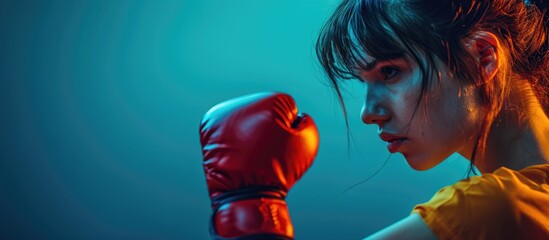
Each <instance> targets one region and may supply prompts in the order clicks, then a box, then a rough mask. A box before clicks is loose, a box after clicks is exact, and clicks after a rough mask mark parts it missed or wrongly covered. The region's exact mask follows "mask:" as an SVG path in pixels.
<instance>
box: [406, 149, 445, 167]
mask: <svg viewBox="0 0 549 240" xmlns="http://www.w3.org/2000/svg"><path fill="white" fill-rule="evenodd" d="M402 155H403V156H404V159H406V163H407V164H408V166H410V167H411V168H412V169H414V170H416V171H425V170H429V169H431V168H434V167H435V166H436V165H438V164H439V163H441V162H442V160H437V159H425V158H420V157H418V156H412V155H409V154H405V153H402Z"/></svg>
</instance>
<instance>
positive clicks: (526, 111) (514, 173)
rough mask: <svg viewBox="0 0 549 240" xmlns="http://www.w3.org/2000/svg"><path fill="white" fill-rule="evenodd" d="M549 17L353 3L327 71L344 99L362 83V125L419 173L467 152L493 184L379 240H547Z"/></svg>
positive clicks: (514, 6)
mask: <svg viewBox="0 0 549 240" xmlns="http://www.w3.org/2000/svg"><path fill="white" fill-rule="evenodd" d="M539 5H540V6H541V3H540V4H539ZM542 11H546V10H545V9H544V10H541V9H540V7H538V6H536V5H534V4H532V3H529V2H526V3H525V2H522V1H517V0H491V1H489V0H484V1H475V0H461V1H459V0H458V1H429V0H391V1H383V0H364V1H356V0H346V1H343V3H342V4H341V5H340V6H339V7H338V8H337V10H336V11H335V13H334V14H333V15H332V17H331V18H330V19H329V20H328V22H327V23H326V25H325V27H324V29H323V31H322V33H321V35H320V37H319V41H318V45H317V53H318V56H319V59H320V62H321V63H322V65H323V67H324V69H325V70H326V72H327V74H328V76H329V79H330V80H331V83H332V84H333V86H334V87H335V89H336V90H337V93H338V95H339V97H340V100H341V99H342V98H341V94H340V93H339V87H338V86H339V85H338V80H340V79H356V80H358V81H361V82H362V83H363V84H364V87H365V100H364V106H363V108H362V112H361V116H362V120H363V121H364V122H365V123H366V124H377V125H378V126H379V129H380V137H381V138H382V139H383V140H384V141H387V143H388V149H389V151H391V152H400V153H402V154H403V156H404V157H405V159H406V161H407V163H408V164H409V165H410V167H412V168H414V169H416V170H425V169H430V168H432V167H434V166H435V165H437V164H439V163H440V162H441V161H443V160H444V159H446V158H447V157H448V156H450V155H451V154H452V153H454V152H458V153H459V154H461V155H462V156H464V157H465V158H467V159H469V160H470V161H471V166H472V165H473V164H474V166H476V167H477V169H478V170H480V172H482V174H483V175H482V176H477V177H472V178H469V179H467V180H464V181H460V182H458V183H456V184H455V185H452V186H448V187H446V188H444V189H442V190H440V191H439V192H438V193H437V194H436V195H435V196H434V197H433V198H432V199H431V200H430V201H429V202H427V203H424V204H420V205H417V206H416V207H415V208H414V209H413V213H412V214H411V215H410V216H409V217H408V218H405V219H404V220H402V221H400V222H398V223H396V224H394V225H393V226H391V227H389V228H387V229H385V230H383V231H381V232H379V233H378V234H376V235H375V236H374V237H379V238H386V237H387V238H392V237H395V238H401V237H402V236H406V238H407V239H408V238H415V237H417V238H420V239H426V238H435V237H438V238H440V239H549V185H548V184H549V164H548V163H549V119H548V116H547V114H548V113H549V101H548V98H549V96H548V93H549V91H548V90H549V78H548V76H549V74H548V71H547V68H548V67H549V61H548V57H547V55H548V54H547V52H548V36H547V34H548V31H547V19H546V18H545V19H544V16H543V15H544V14H543V12H542ZM342 103H343V102H342ZM344 109H345V108H344Z"/></svg>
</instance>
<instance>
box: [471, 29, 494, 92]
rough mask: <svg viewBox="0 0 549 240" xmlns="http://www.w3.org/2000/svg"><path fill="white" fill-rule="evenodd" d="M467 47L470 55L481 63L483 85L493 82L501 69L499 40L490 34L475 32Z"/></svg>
mask: <svg viewBox="0 0 549 240" xmlns="http://www.w3.org/2000/svg"><path fill="white" fill-rule="evenodd" d="M467 41H468V42H466V43H465V46H466V48H467V51H468V52H469V54H471V55H472V56H473V57H474V58H475V60H477V62H478V63H479V67H480V68H481V71H482V77H483V78H484V80H483V81H482V82H483V83H485V82H489V81H491V80H492V79H493V78H494V76H495V75H496V73H497V71H498V68H499V60H500V59H499V57H500V56H499V54H498V51H499V49H500V43H499V41H498V38H497V37H496V36H495V35H494V34H493V33H490V32H485V31H478V32H474V33H473V34H472V35H471V36H470V37H469V38H467Z"/></svg>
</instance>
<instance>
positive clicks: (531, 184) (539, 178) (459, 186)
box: [412, 164, 549, 238]
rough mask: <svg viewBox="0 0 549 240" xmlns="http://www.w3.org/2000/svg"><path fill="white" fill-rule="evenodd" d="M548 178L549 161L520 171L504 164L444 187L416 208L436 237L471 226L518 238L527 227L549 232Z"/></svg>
mask: <svg viewBox="0 0 549 240" xmlns="http://www.w3.org/2000/svg"><path fill="white" fill-rule="evenodd" d="M548 177H549V164H543V165H535V166H531V167H527V168H525V169H522V170H519V171H516V170H512V169H509V168H505V167H502V168H499V169H497V170H496V171H494V172H493V173H488V174H483V175H482V176H474V177H470V178H467V179H463V180H461V181H458V182H456V183H455V184H452V185H450V186H447V187H444V188H442V189H440V190H439V191H438V192H437V193H436V194H435V195H434V196H433V197H432V198H431V200H429V201H428V202H426V203H423V204H418V205H416V206H415V207H414V210H413V211H412V212H413V213H418V214H419V215H420V216H421V217H422V218H423V220H424V221H425V222H426V223H427V225H428V226H429V227H430V228H431V229H433V231H434V232H438V234H437V235H438V236H448V235H449V234H455V235H456V236H462V237H465V236H468V235H467V234H468V233H469V232H470V231H473V232H476V233H486V234H496V235H499V234H503V232H505V234H510V235H513V234H519V235H517V237H518V236H524V234H525V233H521V232H523V230H526V229H528V230H529V231H530V232H531V234H535V236H549V225H548V223H549V215H548V214H547V213H548V212H549V184H548V182H549V179H548ZM502 228H504V229H506V231H503V232H501V229H502ZM498 231H499V232H498ZM540 234H541V235H540ZM492 236H494V235H492ZM470 237H473V236H470ZM477 237H478V235H477ZM496 238H497V237H496Z"/></svg>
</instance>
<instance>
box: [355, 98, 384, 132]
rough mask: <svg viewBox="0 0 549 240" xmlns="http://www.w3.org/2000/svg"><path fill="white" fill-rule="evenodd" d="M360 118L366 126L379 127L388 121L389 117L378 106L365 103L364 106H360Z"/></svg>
mask: <svg viewBox="0 0 549 240" xmlns="http://www.w3.org/2000/svg"><path fill="white" fill-rule="evenodd" d="M360 118H361V119H362V122H364V123H366V124H377V125H379V126H380V127H381V126H383V124H384V123H386V122H387V121H389V119H390V115H389V113H388V111H387V110H386V109H384V108H382V107H380V106H379V105H378V104H375V103H369V102H368V101H366V102H365V103H364V105H362V110H361V111H360Z"/></svg>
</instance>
